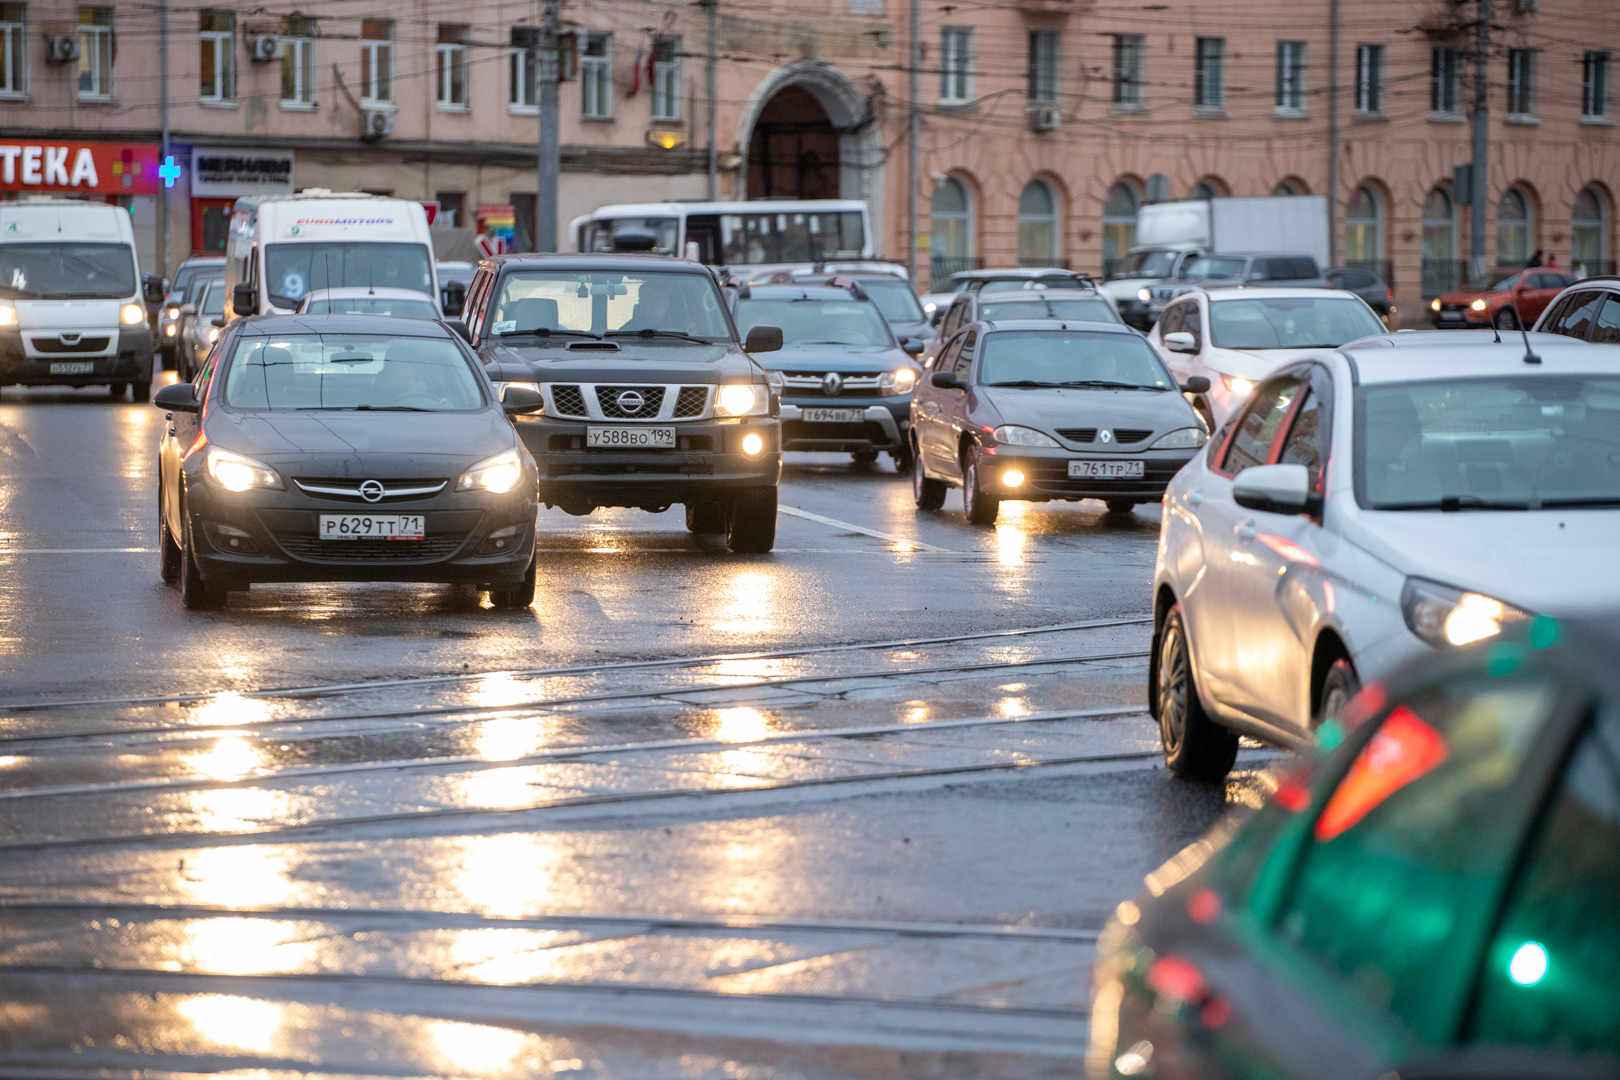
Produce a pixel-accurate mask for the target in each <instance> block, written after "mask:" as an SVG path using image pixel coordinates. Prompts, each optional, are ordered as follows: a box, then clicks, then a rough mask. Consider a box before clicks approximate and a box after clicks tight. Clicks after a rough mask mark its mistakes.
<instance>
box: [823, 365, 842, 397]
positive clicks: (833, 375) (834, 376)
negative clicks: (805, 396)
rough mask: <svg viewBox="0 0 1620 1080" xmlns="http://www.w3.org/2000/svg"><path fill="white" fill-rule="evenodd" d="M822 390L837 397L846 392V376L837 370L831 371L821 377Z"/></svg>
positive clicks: (830, 395) (829, 395)
mask: <svg viewBox="0 0 1620 1080" xmlns="http://www.w3.org/2000/svg"><path fill="white" fill-rule="evenodd" d="M821 392H822V393H823V394H826V395H827V396H828V397H837V396H838V395H839V394H842V393H843V392H844V377H843V376H842V375H840V374H838V372H836V371H829V372H827V374H825V375H823V376H822V377H821Z"/></svg>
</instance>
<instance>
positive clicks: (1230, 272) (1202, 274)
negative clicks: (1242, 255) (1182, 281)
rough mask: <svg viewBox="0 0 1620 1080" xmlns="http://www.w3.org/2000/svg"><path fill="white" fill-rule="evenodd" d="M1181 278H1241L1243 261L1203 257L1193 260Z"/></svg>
mask: <svg viewBox="0 0 1620 1080" xmlns="http://www.w3.org/2000/svg"><path fill="white" fill-rule="evenodd" d="M1183 276H1184V277H1190V278H1235V277H1242V276H1243V260H1242V259H1231V258H1221V257H1220V256H1212V255H1205V256H1203V257H1202V258H1198V259H1194V260H1193V261H1192V263H1191V264H1190V265H1189V266H1188V267H1187V270H1186V272H1185V274H1183Z"/></svg>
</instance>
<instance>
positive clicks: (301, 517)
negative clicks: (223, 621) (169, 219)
mask: <svg viewBox="0 0 1620 1080" xmlns="http://www.w3.org/2000/svg"><path fill="white" fill-rule="evenodd" d="M153 404H154V405H157V406H158V407H159V408H163V409H166V410H168V419H169V426H168V429H167V431H166V433H165V434H164V436H163V440H162V445H161V448H160V450H159V455H158V456H159V473H158V475H159V480H158V485H159V487H158V505H159V514H158V525H159V533H160V536H161V549H162V571H163V579H164V580H165V581H168V582H170V583H173V584H178V585H179V587H180V592H181V595H182V596H183V597H184V600H185V605H186V607H188V608H192V609H217V608H220V607H222V606H224V603H225V599H226V596H227V595H228V594H229V593H230V592H232V591H241V590H245V589H247V588H248V587H249V586H250V585H251V584H253V583H254V582H272V581H276V582H289V581H412V582H447V583H466V584H472V585H475V586H477V587H479V588H482V589H487V590H488V591H489V594H490V599H491V601H493V603H494V605H495V606H496V607H498V608H526V607H528V606H529V605H530V604H531V603H532V602H533V600H534V579H535V566H534V525H535V513H536V503H535V492H536V483H537V476H536V471H535V464H534V459H533V458H532V457H531V456H530V455H529V452H528V451H527V450H526V449H524V446H523V443H522V441H521V440H520V439H519V438H518V437H517V433H516V431H515V430H514V429H513V427H512V422H511V420H510V416H511V415H512V414H515V413H522V412H533V411H535V410H537V409H539V408H540V405H541V400H540V395H539V394H537V393H535V392H534V391H533V390H530V389H527V388H525V387H517V386H512V387H507V388H506V392H505V395H504V400H502V398H500V397H498V396H497V394H496V390H495V387H494V386H493V385H492V384H491V383H490V381H489V379H488V378H487V377H486V376H485V374H484V372H483V369H482V366H481V365H479V364H478V363H477V361H476V359H475V357H474V356H473V353H472V350H471V349H470V348H468V346H467V345H466V344H465V342H463V341H462V339H461V338H460V337H459V336H458V335H457V334H456V333H455V332H454V331H452V330H451V329H450V328H449V327H448V326H446V325H444V324H443V323H437V322H428V321H425V320H424V321H417V320H414V319H394V318H388V317H386V316H380V315H281V316H269V317H254V318H247V319H238V320H236V321H234V322H233V323H232V324H231V325H230V327H229V329H228V330H227V331H226V333H225V334H224V335H223V336H222V337H221V339H220V341H219V343H218V345H217V346H216V347H215V348H214V350H213V352H212V353H211V354H210V355H209V357H208V359H207V360H206V361H205V362H204V365H203V368H202V370H201V371H200V372H199V373H198V375H197V380H196V382H195V383H179V384H176V385H174V386H168V387H165V388H164V389H163V390H161V391H160V392H159V393H158V394H157V395H156V396H155V397H154V398H153Z"/></svg>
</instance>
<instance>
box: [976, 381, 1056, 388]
mask: <svg viewBox="0 0 1620 1080" xmlns="http://www.w3.org/2000/svg"><path fill="white" fill-rule="evenodd" d="M984 385H986V386H1033V387H1036V388H1043V387H1044V388H1052V387H1058V386H1063V385H1065V384H1064V383H1056V382H1040V381H1039V380H1037V379H1014V380H1013V381H1012V382H993V383H985V384H984Z"/></svg>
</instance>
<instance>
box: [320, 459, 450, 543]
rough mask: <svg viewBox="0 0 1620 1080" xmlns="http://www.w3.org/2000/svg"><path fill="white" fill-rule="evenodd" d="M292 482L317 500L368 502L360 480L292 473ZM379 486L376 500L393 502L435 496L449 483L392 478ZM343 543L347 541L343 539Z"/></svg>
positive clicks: (438, 479) (445, 481)
mask: <svg viewBox="0 0 1620 1080" xmlns="http://www.w3.org/2000/svg"><path fill="white" fill-rule="evenodd" d="M293 483H295V484H297V485H298V489H299V490H300V491H302V492H303V493H304V494H306V495H313V496H315V497H316V498H317V499H343V500H345V501H348V502H358V503H367V504H368V505H370V504H371V500H368V499H367V498H366V497H365V496H364V495H363V494H361V492H360V486H361V484H363V483H364V481H362V480H346V479H331V478H328V477H320V476H295V477H293ZM379 483H381V484H382V485H383V493H382V497H381V498H379V499H377V500H376V501H377V502H380V503H384V502H395V501H398V500H400V499H426V498H431V497H432V496H434V495H437V494H438V493H439V492H441V491H443V490H444V489H445V486H446V485H447V484H448V483H449V481H448V480H446V479H444V478H443V477H433V478H430V479H426V480H395V479H390V480H387V481H379ZM345 543H347V541H345Z"/></svg>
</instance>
